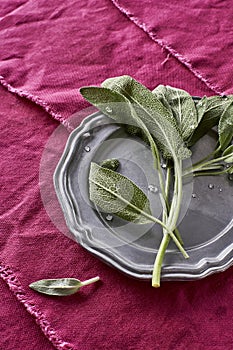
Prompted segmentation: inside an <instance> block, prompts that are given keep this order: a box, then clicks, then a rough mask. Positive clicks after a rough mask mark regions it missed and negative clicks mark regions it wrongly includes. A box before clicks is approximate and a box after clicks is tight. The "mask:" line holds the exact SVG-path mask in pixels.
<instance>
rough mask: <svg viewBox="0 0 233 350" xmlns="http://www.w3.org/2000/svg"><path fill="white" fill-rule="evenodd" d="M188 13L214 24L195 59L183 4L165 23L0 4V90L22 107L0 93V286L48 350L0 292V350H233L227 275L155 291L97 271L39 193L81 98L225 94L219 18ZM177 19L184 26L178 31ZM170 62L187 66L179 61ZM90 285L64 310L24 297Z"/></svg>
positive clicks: (165, 15)
mask: <svg viewBox="0 0 233 350" xmlns="http://www.w3.org/2000/svg"><path fill="white" fill-rule="evenodd" d="M195 3H196V4H198V6H197V7H198V9H199V12H198V13H199V15H200V33H202V31H201V28H202V26H203V25H201V24H202V23H203V21H201V15H203V16H204V17H205V19H206V23H208V26H210V27H211V25H212V26H213V24H214V23H215V21H214V19H215V17H216V13H217V17H219V13H221V19H222V21H223V24H222V25H219V31H218V32H217V33H215V34H214V32H213V30H212V32H211V28H210V29H208V28H207V29H206V30H207V32H208V33H209V34H208V35H207V37H206V38H205V39H206V40H205V43H204V44H202V45H203V47H202V50H201V51H198V50H195V45H194V42H196V43H197V41H195V40H196V38H197V28H196V25H197V24H196V21H193V22H192V21H191V20H190V13H193V14H194V13H196V12H195V11H194V10H195V9H192V10H191V9H190V12H189V15H188V12H187V11H185V7H184V5H183V4H185V3H184V2H183V1H182V2H181V1H178V2H176V4H173V6H174V8H173V7H172V5H171V3H170V5H169V2H168V3H166V4H165V5H164V6H166V9H167V10H166V11H165V10H164V9H161V8H160V5H159V4H158V3H157V2H152V1H148V2H145V4H144V6H143V7H142V6H141V11H139V5H138V4H139V2H137V1H136V2H132V3H131V2H125V1H121V2H118V3H117V2H115V5H119V6H118V8H117V7H116V6H115V5H114V4H113V2H111V1H107V0H98V1H93V0H92V1H68V2H66V3H64V2H63V1H56V2H54V1H50V2H49V1H38V2H34V1H5V2H4V3H1V5H0V16H1V20H0V38H1V40H0V43H1V44H0V45H1V50H0V75H1V82H2V84H3V86H5V87H6V88H7V89H8V90H9V91H11V92H13V93H15V94H18V95H19V96H21V97H17V96H14V95H12V94H10V93H9V92H7V91H6V90H4V89H3V88H1V90H0V94H1V95H0V96H1V110H0V114H1V118H0V124H1V127H0V133H1V138H0V140H1V174H2V179H1V182H2V183H1V199H2V204H1V221H0V225H1V245H0V249H1V250H0V254H1V255H0V256H1V258H0V259H1V266H0V274H1V277H2V278H3V281H6V282H7V284H8V286H9V287H10V290H11V292H13V294H14V295H15V296H16V297H17V300H18V301H20V302H21V303H22V305H24V306H25V309H26V310H27V311H28V312H29V313H30V314H31V315H32V316H33V318H34V319H35V320H36V322H37V323H38V325H39V327H40V328H41V330H42V331H43V333H44V335H45V336H46V337H47V338H48V339H49V340H50V343H48V344H47V343H46V342H47V340H46V339H45V338H44V339H43V336H42V333H41V334H39V333H38V331H37V329H36V328H35V325H32V324H31V323H30V322H31V320H30V319H29V318H28V317H27V314H26V310H25V312H24V310H22V308H20V305H17V306H16V299H15V300H12V296H11V295H10V294H9V293H10V292H8V293H7V291H6V289H4V288H3V292H2V293H3V295H4V298H5V300H7V302H6V303H3V304H2V305H1V310H2V315H9V309H10V308H11V309H12V310H15V311H13V312H12V313H11V316H9V317H5V318H4V319H3V323H4V327H1V328H2V329H1V332H2V334H1V341H0V342H1V348H4V349H12V348H17V347H16V346H17V344H16V343H15V342H14V341H13V338H14V337H15V338H16V337H18V339H21V340H22V343H21V344H20V345H19V347H18V348H19V349H28V350H29V349H32V348H35V349H49V348H50V347H55V348H57V349H70V350H92V349H96V348H97V349H103V350H110V349H111V350H112V349H113V350H121V349H126V350H139V349H141V348H145V349H165V350H167V349H169V350H170V349H171V350H172V349H175V350H176V349H178V350H183V349H190V350H192V349H195V350H196V349H197V350H199V349H200V350H202V349H207V350H208V349H214V350H223V349H224V350H230V349H232V346H233V336H232V333H231V324H232V318H233V311H232V268H231V269H229V270H228V271H226V272H224V273H222V274H217V275H214V276H210V277H208V278H206V279H204V280H201V281H196V282H188V283H187V282H176V283H174V282H173V283H168V282H166V283H163V284H162V287H161V289H159V290H155V289H153V288H151V287H150V285H149V283H142V282H140V281H136V280H132V279H130V278H128V277H126V276H124V275H122V274H121V273H119V272H118V271H117V270H115V269H113V268H111V267H109V266H107V265H105V264H104V263H102V262H101V261H99V260H98V259H97V258H95V257H93V256H92V255H91V254H90V253H88V252H86V251H85V250H84V249H83V248H82V247H80V246H79V245H78V244H76V243H74V242H73V241H72V240H70V239H68V238H67V237H65V236H64V235H63V234H62V233H60V232H59V230H58V229H57V228H56V227H55V226H54V225H53V224H52V223H51V221H50V219H49V217H48V215H47V213H46V211H45V209H44V207H43V203H42V201H41V197H40V189H39V166H40V160H41V156H42V152H43V148H44V146H45V144H46V141H47V140H48V138H49V136H50V135H51V133H52V132H53V131H54V130H55V128H56V127H57V126H58V122H61V123H62V124H64V125H66V126H67V118H68V117H69V116H70V115H71V114H72V113H74V112H75V111H77V110H81V109H82V108H83V107H86V106H87V104H86V103H85V102H84V101H83V100H82V99H81V96H80V95H79V93H78V88H79V87H81V86H83V85H98V84H100V83H101V81H103V80H104V79H106V78H108V77H110V76H117V75H122V74H130V75H132V76H133V77H135V78H136V79H137V80H139V81H141V82H142V83H144V84H145V85H146V86H148V87H149V88H153V87H154V86H156V85H157V84H160V83H162V84H169V85H173V86H177V87H180V88H184V89H186V90H188V91H189V92H190V93H191V94H192V95H204V94H206V95H212V94H215V93H216V92H218V93H226V92H227V93H229V92H232V84H231V83H230V82H229V80H228V79H227V74H229V71H230V69H231V68H230V67H229V62H230V60H231V57H232V56H231V46H230V45H228V43H229V42H230V40H231V38H229V37H228V36H227V38H226V37H225V36H226V34H227V33H226V30H225V25H227V23H228V10H225V8H221V12H219V11H220V10H219V11H204V10H203V9H206V8H209V9H211V8H212V7H211V6H210V2H208V1H203V2H202V3H199V2H198V3H197V2H195ZM217 3H218V4H220V2H217V1H216V2H215V4H216V6H220V5H217ZM226 3H227V2H226ZM132 4H134V5H132ZM182 8H183V9H184V10H183V11H182ZM169 9H170V12H169V11H168V10H169ZM226 9H227V6H226ZM119 10H120V11H119ZM176 10H177V11H176ZM178 10H179V11H178ZM202 10H203V11H202ZM122 12H125V13H127V16H126V15H125V14H123V13H122ZM153 14H154V15H153ZM204 17H203V18H204ZM225 17H226V21H227V22H224V18H225ZM135 18H136V20H135ZM179 18H182V23H181V21H180V22H179V23H180V26H177V21H178V20H179ZM129 19H130V20H129ZM156 19H157V22H156ZM207 19H208V20H207ZM133 20H134V21H133ZM216 20H217V19H216ZM142 22H143V23H144V26H143V28H140V27H139V24H140V23H142ZM168 22H169V28H168ZM156 23H157V29H158V34H159V33H161V36H160V38H161V40H163V41H164V43H165V42H166V45H164V43H162V46H161V43H159V45H158V42H157V41H154V38H153V37H151V31H150V30H147V29H148V28H151V26H152V27H153V28H156ZM184 23H186V26H185V27H182V25H183V24H184ZM135 24H136V25H135ZM181 24H182V25H181ZM141 27H142V26H141ZM147 27H148V28H147ZM183 28H188V30H187V31H186V32H185V31H184V29H183ZM181 29H182V30H181ZM160 31H161V32H160ZM181 32H182V33H181ZM219 32H220V33H219ZM169 33H170V36H169ZM210 33H212V35H210ZM165 34H166V35H165ZM181 34H182V35H181ZM185 34H186V35H187V37H186V38H187V39H186V40H184V36H185ZM163 35H164V37H163ZM215 35H216V42H215V46H217V45H218V48H219V47H220V46H222V50H221V52H222V53H224V57H225V60H222V57H219V56H220V55H217V56H216V57H215V62H212V61H213V60H212V58H210V60H209V61H208V59H203V61H202V58H203V57H205V58H206V57H207V58H208V57H210V56H209V54H208V52H211V50H212V49H213V40H214V36H215ZM219 35H220V37H221V38H222V40H221V41H220V42H219V41H218V39H219ZM152 39H153V40H152ZM208 39H209V40H208ZM190 42H192V45H191V44H190V45H191V46H190V52H189V50H188V49H189V46H188V45H187V43H190ZM162 47H163V48H164V49H162ZM170 47H171V48H174V51H171V50H170ZM204 49H205V53H206V55H205V56H203V52H204V51H203V50H204ZM169 50H170V51H169ZM216 50H217V49H216ZM176 52H178V53H180V54H181V55H182V57H184V58H185V60H187V62H189V63H190V62H191V63H192V64H191V66H189V65H187V64H186V61H184V60H183V61H182V60H180V59H177V56H176V55H175V53H176ZM188 54H190V56H189V55H188ZM196 61H198V62H199V65H198V66H196ZM191 67H192V68H195V69H196V70H197V71H198V74H199V73H200V74H201V76H200V75H198V74H194V71H193V69H191ZM216 67H221V69H220V70H216ZM207 72H208V73H207ZM224 72H226V74H223V73H224ZM202 77H204V79H202ZM216 87H217V90H216ZM22 97H26V98H27V99H26V98H22ZM29 100H30V101H31V102H30V101H29ZM35 104H37V105H39V106H41V107H42V108H40V107H37V106H36V105H35ZM80 121H81V120H80ZM95 275H100V277H101V280H102V282H100V283H98V284H97V283H96V284H95V285H92V286H89V287H86V288H85V289H83V290H81V291H80V293H79V294H77V295H74V296H70V297H67V298H60V299H59V298H50V297H46V296H43V295H39V294H36V293H35V292H33V291H31V290H30V289H29V288H28V285H29V283H31V282H32V281H34V280H37V279H42V278H56V277H63V276H64V277H76V278H80V279H86V278H90V277H94V276H95ZM8 294H9V299H8V297H7V295H8ZM21 319H22V320H21ZM14 320H15V322H14ZM19 324H21V325H22V328H21V329H20V328H19ZM26 334H28V338H27V337H26ZM42 339H43V340H42Z"/></svg>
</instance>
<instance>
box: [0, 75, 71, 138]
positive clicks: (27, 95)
mask: <svg viewBox="0 0 233 350" xmlns="http://www.w3.org/2000/svg"><path fill="white" fill-rule="evenodd" d="M0 84H2V86H4V87H5V88H6V89H7V90H8V91H10V92H12V93H13V94H16V95H18V96H20V97H25V98H27V99H28V100H30V101H31V102H34V103H35V104H36V105H38V106H40V107H42V108H43V109H44V110H45V111H46V112H47V113H49V114H50V115H51V116H52V117H53V118H54V119H55V120H57V121H58V122H59V123H61V124H62V125H64V126H65V128H66V129H67V130H68V131H69V132H71V131H73V129H74V128H73V127H72V126H71V125H70V123H69V121H68V120H66V119H65V118H63V117H62V116H61V114H59V113H57V112H54V111H53V109H52V108H51V107H50V106H49V105H48V104H47V102H44V101H43V100H42V99H41V98H39V97H38V96H34V95H32V94H30V93H29V92H27V91H22V90H19V89H16V88H14V87H13V86H12V85H10V84H9V83H7V81H6V80H5V79H4V78H3V76H1V75H0Z"/></svg>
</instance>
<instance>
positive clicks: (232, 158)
mask: <svg viewBox="0 0 233 350" xmlns="http://www.w3.org/2000/svg"><path fill="white" fill-rule="evenodd" d="M222 155H223V157H226V156H229V157H227V158H225V159H224V162H226V163H233V145H231V146H229V147H228V148H227V149H225V151H224V152H223V154H222Z"/></svg>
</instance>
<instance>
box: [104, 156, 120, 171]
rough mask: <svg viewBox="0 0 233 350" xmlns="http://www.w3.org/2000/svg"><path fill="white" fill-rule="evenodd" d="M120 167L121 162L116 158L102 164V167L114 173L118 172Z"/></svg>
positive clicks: (106, 160)
mask: <svg viewBox="0 0 233 350" xmlns="http://www.w3.org/2000/svg"><path fill="white" fill-rule="evenodd" d="M119 165H120V162H119V160H118V159H116V158H111V159H105V160H103V161H102V162H101V163H100V166H101V167H103V168H107V169H110V170H113V171H116V170H117V168H118V167H119Z"/></svg>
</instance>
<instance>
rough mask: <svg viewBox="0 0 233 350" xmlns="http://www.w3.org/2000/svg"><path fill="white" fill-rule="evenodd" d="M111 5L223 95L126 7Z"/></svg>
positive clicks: (113, 0) (115, 0) (115, 1)
mask: <svg viewBox="0 0 233 350" xmlns="http://www.w3.org/2000/svg"><path fill="white" fill-rule="evenodd" d="M111 1H112V3H113V5H114V6H115V7H117V8H118V10H120V11H121V12H122V13H123V14H124V15H126V17H128V18H129V19H130V20H131V21H132V22H133V23H134V24H135V25H136V26H138V27H139V28H141V29H142V30H143V31H144V32H145V33H146V34H147V35H149V37H150V38H151V39H152V40H153V41H154V42H156V43H157V44H158V45H160V46H161V47H162V48H163V49H165V50H167V51H168V52H169V53H170V54H171V55H172V56H173V57H175V58H176V59H177V60H178V61H179V62H181V63H182V64H183V65H184V66H185V67H186V68H188V69H189V71H190V72H192V73H193V74H194V76H195V77H197V78H198V79H200V80H201V81H202V82H203V83H204V84H205V85H206V86H207V87H208V88H209V89H211V90H212V91H213V92H214V93H216V94H217V95H221V96H223V95H224V93H223V92H222V91H221V89H220V88H219V87H218V86H217V85H214V84H212V83H211V82H210V81H209V80H208V79H207V78H205V77H204V76H203V75H202V74H201V73H200V72H199V71H198V70H196V69H194V68H193V66H192V63H191V62H190V61H189V60H187V59H186V58H185V57H183V56H182V55H181V54H179V53H178V52H177V51H176V50H174V49H173V48H172V47H171V46H170V45H168V44H166V43H165V42H164V41H163V40H162V39H159V38H157V36H156V34H155V33H154V32H153V31H152V30H150V29H149V28H148V27H147V25H146V24H145V23H143V22H141V21H140V20H139V18H137V17H136V16H134V15H133V14H131V13H130V12H129V11H128V10H127V9H125V8H124V7H122V6H120V4H119V3H118V1H117V0H111Z"/></svg>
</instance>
